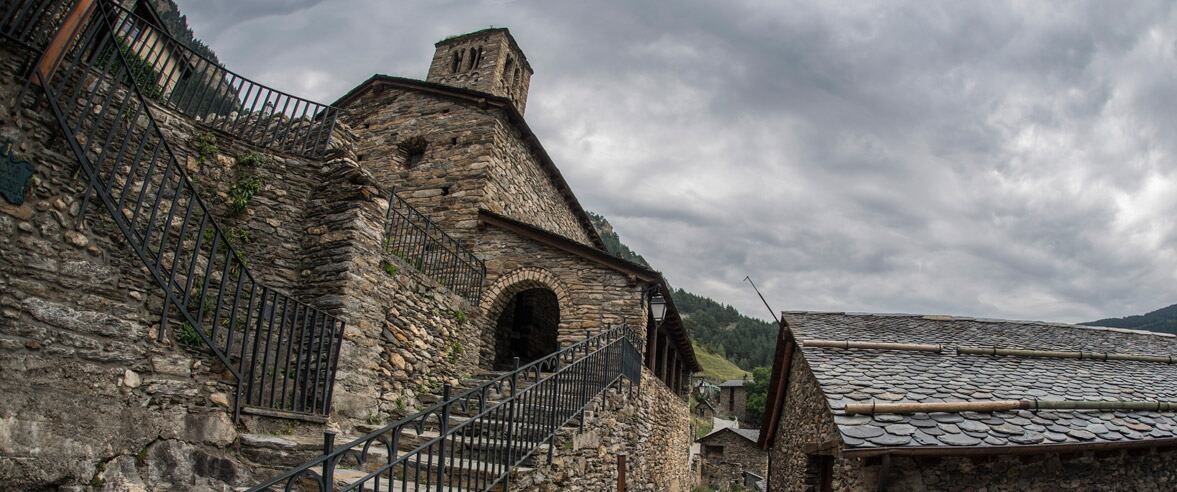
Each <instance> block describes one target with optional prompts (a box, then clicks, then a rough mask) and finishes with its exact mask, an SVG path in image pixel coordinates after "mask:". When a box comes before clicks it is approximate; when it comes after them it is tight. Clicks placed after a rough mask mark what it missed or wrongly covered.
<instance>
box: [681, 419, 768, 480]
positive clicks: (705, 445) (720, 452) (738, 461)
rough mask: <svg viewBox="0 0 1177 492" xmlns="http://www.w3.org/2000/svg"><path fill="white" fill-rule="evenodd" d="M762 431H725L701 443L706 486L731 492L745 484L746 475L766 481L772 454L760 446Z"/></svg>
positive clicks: (703, 476)
mask: <svg viewBox="0 0 1177 492" xmlns="http://www.w3.org/2000/svg"><path fill="white" fill-rule="evenodd" d="M759 438H760V431H758V430H755V429H734V428H722V429H718V430H715V431H712V432H711V433H710V434H707V435H706V436H703V437H702V438H700V439H699V441H698V442H699V444H700V445H701V447H702V449H701V450H700V456H701V459H700V464H701V468H702V469H701V470H700V476H701V481H702V485H707V486H710V487H712V488H717V489H721V490H727V489H729V488H731V487H733V486H736V485H743V484H744V476H745V473H751V474H754V475H757V476H759V477H763V476H764V474H765V472H766V470H767V469H768V453H766V452H765V451H764V450H762V449H760V448H759V447H758V446H757V445H756V442H757V440H758V439H759Z"/></svg>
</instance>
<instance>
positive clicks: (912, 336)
mask: <svg viewBox="0 0 1177 492" xmlns="http://www.w3.org/2000/svg"><path fill="white" fill-rule="evenodd" d="M785 319H786V320H787V321H788V323H789V326H790V328H791V329H792V330H793V332H794V334H795V336H796V337H797V339H799V340H806V339H826V340H851V341H873V342H897V343H917V344H938V345H943V346H944V347H945V349H944V350H943V352H942V353H935V352H917V351H904V350H878V349H841V348H819V347H812V346H802V347H801V351H802V354H803V355H804V357H805V359H806V362H808V364H809V367H810V368H811V369H812V371H813V373H814V376H816V378H817V380H818V383H819V384H820V385H821V386H822V390H823V392H824V394H825V396H826V399H827V402H828V404H829V406H830V408H831V411H832V412H833V413H834V415H835V423H836V424H837V426H838V428H839V430H840V431H841V433H842V434H843V440H844V442H845V443H846V445H847V446H848V447H851V448H854V447H880V446H887V447H891V446H903V447H910V446H942V447H943V446H1019V445H1041V444H1079V443H1098V442H1109V441H1123V440H1146V439H1157V438H1174V437H1177V412H1155V411H1114V412H1097V411H1089V410H1080V411H1067V410H1043V411H1029V410H1016V411H1008V412H960V413H943V412H935V413H916V414H904V415H898V414H876V415H857V416H847V415H845V405H846V404H847V403H869V402H872V401H877V402H880V403H902V402H921V403H928V402H941V401H975V400H1032V399H1042V400H1102V401H1115V400H1134V401H1177V365H1169V364H1162V363H1153V362H1137V361H1123V360H1109V361H1104V360H1079V359H1062V358H1031V357H1017V356H996V357H995V356H982V355H964V354H958V353H957V352H956V347H958V346H962V345H967V346H998V347H1003V348H1025V349H1042V350H1067V351H1079V350H1082V351H1093V352H1117V353H1132V354H1148V355H1161V356H1165V355H1170V354H1175V355H1177V337H1173V336H1168V335H1162V334H1152V333H1144V332H1136V331H1132V330H1116V329H1102V328H1092V327H1082V326H1074V325H1062V324H1048V323H1041V322H1025V321H997V320H983V319H963V318H948V317H925V316H917V315H866V314H844V313H786V314H785Z"/></svg>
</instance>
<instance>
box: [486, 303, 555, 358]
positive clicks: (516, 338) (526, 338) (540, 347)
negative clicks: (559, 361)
mask: <svg viewBox="0 0 1177 492" xmlns="http://www.w3.org/2000/svg"><path fill="white" fill-rule="evenodd" d="M559 327H560V303H559V301H557V300H556V293H554V292H552V291H550V290H548V289H543V288H536V289H527V290H525V291H523V292H520V293H518V294H515V296H514V297H512V298H511V300H510V301H509V302H507V306H506V307H504V308H503V313H502V314H500V315H499V319H498V323H497V325H496V327H495V360H494V365H495V368H496V369H510V368H511V364H512V359H513V358H515V357H518V358H519V363H520V364H526V363H528V362H531V361H533V360H536V359H539V358H541V357H543V356H545V355H548V354H550V353H552V352H555V351H556V349H557V348H558V342H557V341H556V335H557V332H558V331H559Z"/></svg>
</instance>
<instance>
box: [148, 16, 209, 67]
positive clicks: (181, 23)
mask: <svg viewBox="0 0 1177 492" xmlns="http://www.w3.org/2000/svg"><path fill="white" fill-rule="evenodd" d="M152 5H154V6H155V11H156V12H158V13H159V18H160V20H161V21H163V23H164V27H166V28H167V30H168V32H170V33H171V34H172V36H175V37H176V39H179V40H180V41H181V42H183V43H184V44H186V45H187V46H188V47H189V48H191V49H192V51H195V52H197V53H200V54H201V55H203V56H204V57H205V58H208V59H210V60H212V61H213V62H215V63H217V64H220V60H217V54H216V53H213V50H212V48H209V47H208V45H206V44H204V42H203V41H201V40H200V39H198V38H197V37H196V34H195V33H193V32H192V28H190V27H188V16H186V15H184V14H183V13H181V12H180V7H178V6H177V5H176V2H175V0H153V1H152Z"/></svg>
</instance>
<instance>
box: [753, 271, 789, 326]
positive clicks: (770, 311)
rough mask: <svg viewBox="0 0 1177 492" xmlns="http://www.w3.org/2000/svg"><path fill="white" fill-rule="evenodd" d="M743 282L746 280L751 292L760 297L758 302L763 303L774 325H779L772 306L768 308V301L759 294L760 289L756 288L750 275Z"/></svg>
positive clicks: (778, 319) (779, 321)
mask: <svg viewBox="0 0 1177 492" xmlns="http://www.w3.org/2000/svg"><path fill="white" fill-rule="evenodd" d="M744 280H747V281H748V283H750V284H752V290H755V291H756V295H758V296H760V302H763V303H764V307H766V308H768V314H770V315H772V319H774V320H776V324H778V325H779V324H781V319H780V318H778V317H777V316H776V311H773V310H772V306H769V305H768V301H766V300H764V294H761V293H760V289H757V288H756V282H753V281H752V276H751V275H748V276H745V277H744Z"/></svg>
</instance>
